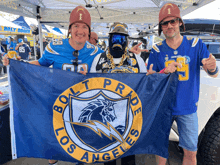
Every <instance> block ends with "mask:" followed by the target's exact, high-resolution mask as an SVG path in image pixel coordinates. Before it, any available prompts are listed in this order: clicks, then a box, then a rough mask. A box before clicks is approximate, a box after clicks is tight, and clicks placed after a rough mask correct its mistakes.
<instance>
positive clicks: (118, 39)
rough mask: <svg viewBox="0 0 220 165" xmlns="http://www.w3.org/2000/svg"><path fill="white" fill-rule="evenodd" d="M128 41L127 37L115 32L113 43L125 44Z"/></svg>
mask: <svg viewBox="0 0 220 165" xmlns="http://www.w3.org/2000/svg"><path fill="white" fill-rule="evenodd" d="M125 42H126V37H125V36H124V35H120V34H114V35H113V36H112V44H120V45H123V44H124V43H125Z"/></svg>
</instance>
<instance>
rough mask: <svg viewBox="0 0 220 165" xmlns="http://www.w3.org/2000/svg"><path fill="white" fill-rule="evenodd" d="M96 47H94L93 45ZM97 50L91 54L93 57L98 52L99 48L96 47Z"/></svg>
mask: <svg viewBox="0 0 220 165" xmlns="http://www.w3.org/2000/svg"><path fill="white" fill-rule="evenodd" d="M93 46H94V45H93ZM94 48H95V50H94V51H93V52H92V53H91V54H90V55H91V56H93V55H94V54H96V53H97V52H98V50H99V49H98V47H97V46H94Z"/></svg>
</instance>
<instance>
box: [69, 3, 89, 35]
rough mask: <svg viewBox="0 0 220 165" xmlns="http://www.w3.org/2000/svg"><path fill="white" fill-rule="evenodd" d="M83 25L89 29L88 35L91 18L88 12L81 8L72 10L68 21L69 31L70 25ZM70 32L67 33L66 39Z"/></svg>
mask: <svg viewBox="0 0 220 165" xmlns="http://www.w3.org/2000/svg"><path fill="white" fill-rule="evenodd" d="M77 22H79V23H85V24H86V25H87V26H88V27H89V34H90V32H91V16H90V13H89V11H88V10H87V9H86V8H84V7H83V6H77V7H76V8H75V9H73V10H72V12H71V14H70V19H69V30H70V27H71V25H72V24H74V23H77ZM69 34H70V32H68V35H67V38H68V37H69Z"/></svg>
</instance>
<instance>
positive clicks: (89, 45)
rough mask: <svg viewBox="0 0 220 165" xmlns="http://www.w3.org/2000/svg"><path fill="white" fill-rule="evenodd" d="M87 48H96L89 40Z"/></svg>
mask: <svg viewBox="0 0 220 165" xmlns="http://www.w3.org/2000/svg"><path fill="white" fill-rule="evenodd" d="M86 48H87V49H92V48H94V45H92V44H90V43H89V42H87V44H86Z"/></svg>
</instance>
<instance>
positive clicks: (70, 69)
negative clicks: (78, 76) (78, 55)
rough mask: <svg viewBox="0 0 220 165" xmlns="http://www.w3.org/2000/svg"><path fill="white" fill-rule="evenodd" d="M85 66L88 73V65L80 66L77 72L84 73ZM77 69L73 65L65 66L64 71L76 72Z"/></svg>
mask: <svg viewBox="0 0 220 165" xmlns="http://www.w3.org/2000/svg"><path fill="white" fill-rule="evenodd" d="M83 65H85V67H86V71H87V72H88V65H87V64H79V65H78V66H77V72H79V71H83ZM75 68H76V67H75V66H74V65H72V64H63V68H62V70H67V71H72V72H76V69H75Z"/></svg>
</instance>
